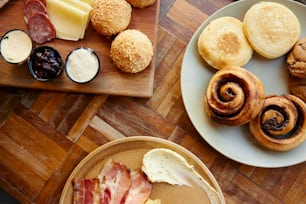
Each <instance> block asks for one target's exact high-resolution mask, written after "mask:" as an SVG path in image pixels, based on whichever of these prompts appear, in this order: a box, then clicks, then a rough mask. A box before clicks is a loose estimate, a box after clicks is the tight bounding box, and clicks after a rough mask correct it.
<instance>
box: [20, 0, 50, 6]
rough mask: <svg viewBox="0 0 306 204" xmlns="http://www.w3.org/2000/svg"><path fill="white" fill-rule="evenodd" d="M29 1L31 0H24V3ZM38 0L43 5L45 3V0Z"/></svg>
mask: <svg viewBox="0 0 306 204" xmlns="http://www.w3.org/2000/svg"><path fill="white" fill-rule="evenodd" d="M29 1H33V0H24V3H25V4H26V3H28V2H29ZM38 1H40V2H41V3H43V4H44V5H45V6H46V5H47V2H46V0H38Z"/></svg>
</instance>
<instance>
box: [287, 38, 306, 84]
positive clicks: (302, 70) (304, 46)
mask: <svg viewBox="0 0 306 204" xmlns="http://www.w3.org/2000/svg"><path fill="white" fill-rule="evenodd" d="M287 63H288V65H289V66H288V70H289V73H290V76H292V77H297V78H301V79H305V78H306V37H304V38H302V39H300V40H299V41H298V42H297V43H296V44H295V45H294V47H293V49H292V50H291V52H290V53H289V54H288V57H287Z"/></svg>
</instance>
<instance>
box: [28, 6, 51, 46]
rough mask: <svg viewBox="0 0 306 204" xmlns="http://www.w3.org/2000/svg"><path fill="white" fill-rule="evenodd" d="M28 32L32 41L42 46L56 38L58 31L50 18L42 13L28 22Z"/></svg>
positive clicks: (35, 15)
mask: <svg viewBox="0 0 306 204" xmlns="http://www.w3.org/2000/svg"><path fill="white" fill-rule="evenodd" d="M28 30H29V34H30V36H31V39H32V40H33V41H34V42H36V43H38V44H42V43H45V42H47V41H50V40H52V39H54V38H55V37H56V30H55V28H54V26H53V24H52V23H51V21H50V19H49V17H48V16H47V15H46V14H44V13H41V12H38V13H36V14H34V15H33V16H32V17H31V18H30V19H29V22H28Z"/></svg>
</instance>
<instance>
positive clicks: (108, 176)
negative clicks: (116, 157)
mask: <svg viewBox="0 0 306 204" xmlns="http://www.w3.org/2000/svg"><path fill="white" fill-rule="evenodd" d="M98 178H99V180H100V196H101V198H100V202H101V203H103V204H121V203H124V198H125V197H126V194H127V193H128V190H129V188H130V185H131V176H130V170H129V169H128V168H127V167H126V166H125V165H123V164H121V163H118V162H113V161H112V160H111V159H110V160H108V161H107V162H106V163H105V165H104V167H103V169H102V170H101V172H100V174H99V175H98Z"/></svg>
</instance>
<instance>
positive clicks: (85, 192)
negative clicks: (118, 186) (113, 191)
mask: <svg viewBox="0 0 306 204" xmlns="http://www.w3.org/2000/svg"><path fill="white" fill-rule="evenodd" d="M72 185H73V204H93V203H99V198H100V197H99V179H98V178H92V179H87V178H75V179H73V180H72Z"/></svg>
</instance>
